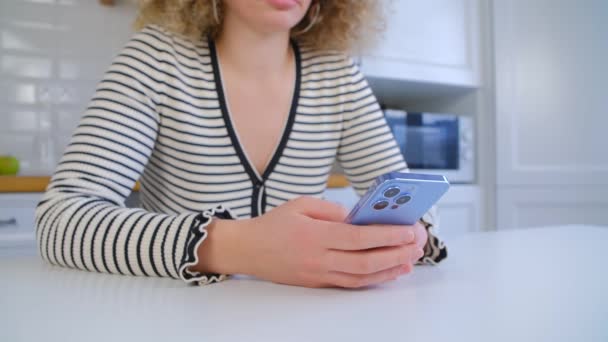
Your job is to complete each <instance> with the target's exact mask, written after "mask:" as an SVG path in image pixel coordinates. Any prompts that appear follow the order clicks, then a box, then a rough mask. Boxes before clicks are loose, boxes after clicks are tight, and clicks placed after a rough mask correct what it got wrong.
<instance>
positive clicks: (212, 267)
mask: <svg viewBox="0 0 608 342" xmlns="http://www.w3.org/2000/svg"><path fill="white" fill-rule="evenodd" d="M243 221H244V220H243ZM243 221H240V220H224V219H218V218H215V219H213V221H212V222H211V223H210V224H209V225H208V226H207V227H206V230H207V237H206V238H205V241H203V243H201V244H200V246H199V248H198V250H197V251H196V253H197V256H198V264H197V265H195V266H193V267H192V268H191V269H192V270H193V271H197V272H202V273H218V274H237V273H241V274H242V273H246V269H245V268H244V266H245V265H246V264H245V263H243V260H242V259H243V257H242V255H243V247H244V246H243V236H242V234H241V233H242V232H243V229H240V227H241V226H242V225H243V223H244V222H243Z"/></svg>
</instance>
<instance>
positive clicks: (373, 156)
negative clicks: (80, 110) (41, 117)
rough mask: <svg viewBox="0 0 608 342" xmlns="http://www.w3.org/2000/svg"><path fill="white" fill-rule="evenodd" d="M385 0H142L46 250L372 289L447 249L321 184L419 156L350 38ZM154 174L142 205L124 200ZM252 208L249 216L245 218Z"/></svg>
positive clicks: (363, 182) (54, 191) (41, 214)
mask: <svg viewBox="0 0 608 342" xmlns="http://www.w3.org/2000/svg"><path fill="white" fill-rule="evenodd" d="M372 10H373V8H372V3H371V2H368V1H356V0H353V1H346V0H345V1H318V0H317V1H314V2H313V3H311V0H256V1H251V0H222V1H219V0H218V1H204V0H181V1H163V0H146V1H142V4H141V9H140V15H139V19H138V23H139V25H140V28H141V30H140V31H139V32H138V33H137V34H135V35H134V37H133V38H132V39H131V40H130V41H129V42H128V44H127V45H126V47H125V48H124V49H123V50H122V52H121V53H120V54H119V55H118V56H117V57H116V59H115V60H114V62H113V64H112V66H111V67H110V69H109V70H108V72H107V73H106V74H105V76H104V78H103V80H102V81H101V83H100V84H99V86H98V88H97V91H96V93H95V95H94V97H93V99H92V101H91V104H90V106H89V107H88V108H87V110H86V113H85V115H84V117H83V118H82V121H81V123H80V125H79V126H78V128H77V129H76V131H75V133H74V136H73V138H72V140H71V143H70V145H69V146H68V147H67V149H66V151H65V154H64V156H63V158H62V160H61V162H60V163H59V165H58V167H57V170H56V172H55V174H54V176H53V178H52V182H51V184H50V185H49V187H48V189H47V192H46V194H45V196H44V198H43V200H42V201H41V203H40V205H39V206H38V209H37V215H36V222H37V239H38V243H39V247H40V253H41V255H42V256H43V258H44V259H45V260H48V261H49V262H51V263H53V264H58V265H62V266H66V267H73V268H80V269H86V270H89V271H97V272H107V273H120V274H130V275H147V276H166V277H173V278H181V279H183V280H184V281H186V282H190V283H199V284H208V283H212V282H216V281H220V280H223V279H225V278H226V275H227V274H237V273H238V274H248V275H252V276H256V277H259V278H262V279H266V280H269V281H273V282H278V283H284V284H292V285H300V286H308V287H324V286H338V287H362V286H368V285H372V284H377V283H381V282H385V281H388V280H391V279H395V278H396V277H398V276H399V275H402V274H405V273H408V272H410V271H411V270H412V265H413V264H414V263H416V262H417V261H422V262H431V263H432V262H436V261H439V260H441V259H442V258H444V257H445V255H446V252H445V248H444V247H443V245H442V244H441V243H440V242H439V241H438V240H437V239H436V238H435V237H433V236H432V235H431V234H429V236H428V238H427V230H425V228H426V229H429V228H430V227H432V225H433V217H432V215H431V214H427V215H425V217H424V220H423V221H421V222H420V223H418V224H416V225H414V226H405V227H404V226H387V227H355V226H351V225H348V224H344V223H342V222H343V221H344V218H345V216H346V212H345V210H344V209H343V208H342V207H340V206H339V205H336V204H333V203H330V202H327V201H323V200H322V199H320V197H321V196H322V193H323V191H324V189H325V185H326V182H327V178H328V175H329V172H330V169H331V165H332V164H333V162H334V160H335V158H336V156H337V159H338V161H339V162H340V164H341V166H342V167H343V168H344V170H345V172H346V175H347V176H348V178H349V180H350V182H351V183H352V184H353V186H354V187H355V189H356V190H357V191H358V193H359V194H362V193H363V192H364V191H365V190H366V189H367V187H368V186H369V185H370V182H371V181H372V180H373V179H374V178H375V177H376V176H378V175H381V174H383V173H385V172H388V171H396V170H400V171H406V170H407V167H406V164H405V162H404V160H403V157H402V156H401V154H400V153H399V149H398V147H397V146H396V143H395V141H394V139H393V137H392V135H391V134H390V130H389V127H387V124H386V121H385V120H384V117H383V115H382V112H381V111H380V108H379V106H378V104H377V102H376V100H375V98H374V96H373V94H372V92H371V90H370V89H369V87H368V85H367V83H366V81H365V79H364V78H363V76H362V75H361V73H360V72H359V70H358V69H357V67H356V65H355V64H354V63H353V61H352V60H351V59H350V58H348V57H346V56H345V55H343V54H342V53H341V52H339V51H346V50H347V49H348V48H349V47H350V46H351V45H352V43H353V42H354V41H355V40H356V39H358V37H359V36H360V35H359V34H360V32H359V31H358V27H361V26H362V25H363V24H365V23H366V22H369V20H370V18H368V17H367V16H366V14H368V13H372ZM138 179H140V180H141V185H142V189H141V200H142V207H143V208H142V209H128V208H125V207H124V200H125V198H126V197H127V196H128V195H129V194H130V192H131V189H132V187H133V185H134V184H135V182H136V181H137V180H138ZM237 218H238V220H237Z"/></svg>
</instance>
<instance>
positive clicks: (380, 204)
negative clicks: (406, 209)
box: [373, 200, 388, 210]
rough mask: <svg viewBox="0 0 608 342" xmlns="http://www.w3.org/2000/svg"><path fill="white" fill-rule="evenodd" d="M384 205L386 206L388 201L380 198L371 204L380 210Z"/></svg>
mask: <svg viewBox="0 0 608 342" xmlns="http://www.w3.org/2000/svg"><path fill="white" fill-rule="evenodd" d="M386 207H388V201H385V200H380V201H378V202H376V203H375V204H374V206H373V208H374V209H376V210H382V209H384V208H386Z"/></svg>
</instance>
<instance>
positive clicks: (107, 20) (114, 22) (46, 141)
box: [0, 0, 135, 175]
mask: <svg viewBox="0 0 608 342" xmlns="http://www.w3.org/2000/svg"><path fill="white" fill-rule="evenodd" d="M117 3H118V5H117V6H115V7H103V6H101V5H99V3H98V1H96V0H69V1H60V0H0V155H1V154H13V155H16V156H17V157H18V158H19V159H20V160H21V164H22V174H26V175H27V174H30V175H32V174H41V175H47V174H50V173H51V172H52V171H53V169H54V166H55V164H56V163H57V162H58V159H59V157H60V156H61V154H62V152H63V149H64V147H65V145H66V144H67V142H68V139H69V137H70V136H71V132H72V130H73V129H74V127H75V126H76V124H77V123H78V120H79V118H80V116H81V115H82V113H83V112H84V109H85V108H86V106H87V104H88V101H89V99H90V98H91V96H92V94H93V91H94V89H95V86H96V84H97V82H99V79H100V78H101V76H102V74H103V72H104V71H105V70H106V68H107V67H108V65H109V63H110V61H111V60H112V58H113V56H114V55H115V54H116V53H117V52H118V51H119V50H120V48H121V46H122V45H123V44H124V43H125V42H126V40H128V38H129V37H130V36H131V34H132V30H131V23H132V21H133V18H134V15H135V7H134V5H133V3H132V2H129V1H119V2H117Z"/></svg>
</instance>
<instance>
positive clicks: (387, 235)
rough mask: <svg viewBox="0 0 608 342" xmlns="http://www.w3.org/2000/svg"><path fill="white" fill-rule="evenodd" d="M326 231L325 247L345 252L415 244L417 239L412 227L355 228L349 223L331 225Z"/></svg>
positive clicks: (328, 225) (326, 227)
mask: <svg viewBox="0 0 608 342" xmlns="http://www.w3.org/2000/svg"><path fill="white" fill-rule="evenodd" d="M324 229H325V232H324V233H325V235H326V237H325V238H324V241H325V244H324V246H325V247H326V248H329V249H338V250H345V251H355V250H364V249H370V248H378V247H388V246H400V245H404V244H409V243H413V242H414V241H415V238H416V234H415V231H414V229H413V228H412V227H411V226H380V225H378V226H355V225H351V224H347V223H329V224H326V225H325V227H324Z"/></svg>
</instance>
